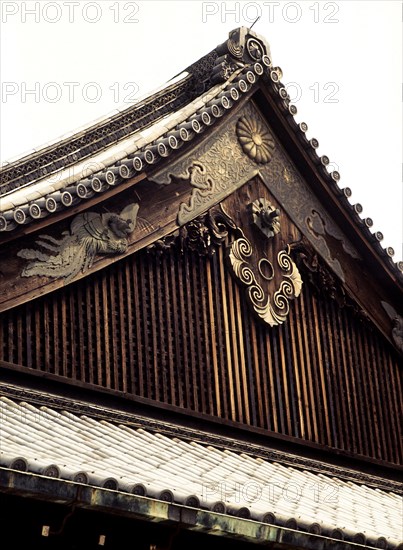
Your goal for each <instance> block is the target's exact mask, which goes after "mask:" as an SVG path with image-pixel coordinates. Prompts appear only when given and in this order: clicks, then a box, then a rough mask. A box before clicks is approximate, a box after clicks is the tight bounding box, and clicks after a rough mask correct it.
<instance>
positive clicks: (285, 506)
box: [0, 397, 402, 548]
mask: <svg viewBox="0 0 403 550" xmlns="http://www.w3.org/2000/svg"><path fill="white" fill-rule="evenodd" d="M0 467H2V468H4V469H11V470H22V471H26V472H28V473H31V474H33V475H38V474H39V475H42V476H49V477H57V478H60V479H62V480H68V481H69V482H76V483H81V484H87V485H92V486H95V487H103V488H105V489H109V490H113V491H118V492H122V493H132V494H133V493H134V494H137V495H142V496H146V497H150V498H153V499H158V500H163V501H168V502H174V503H178V504H182V505H185V506H189V507H193V508H201V509H206V510H211V511H213V512H215V513H216V512H218V513H222V514H229V515H233V516H239V517H241V518H249V519H251V520H255V521H259V522H264V523H269V524H274V525H279V526H283V527H286V528H289V529H297V530H300V531H304V532H310V533H315V534H321V535H322V536H328V537H331V538H335V539H344V540H345V541H352V542H356V543H360V544H366V545H368V546H374V547H380V548H394V547H396V546H397V545H398V544H399V540H401V538H402V498H401V496H399V495H398V494H396V493H393V492H388V491H383V490H380V489H378V488H372V487H368V486H366V485H363V484H358V483H355V482H352V481H345V480H343V479H340V478H337V477H331V476H328V475H324V474H321V473H318V472H313V471H308V470H307V469H302V468H298V467H293V466H289V465H285V464H281V463H279V462H276V461H270V460H263V459H261V458H256V457H253V456H249V455H247V454H244V453H236V452H233V451H229V450H227V449H221V448H219V446H218V445H217V446H211V445H208V444H206V445H203V444H201V443H200V442H196V441H190V440H185V439H181V438H178V437H174V436H167V435H165V434H162V433H158V432H155V431H153V430H148V429H144V428H134V427H130V426H128V425H123V424H119V425H118V424H115V423H112V422H108V421H105V420H100V419H96V418H91V417H89V416H85V415H83V416H79V415H75V414H72V413H71V412H69V411H67V410H65V411H60V412H59V411H56V410H53V409H51V408H48V407H44V406H34V405H31V404H29V403H26V402H17V401H14V400H11V399H9V398H7V397H0Z"/></svg>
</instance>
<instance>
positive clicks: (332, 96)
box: [0, 0, 403, 261]
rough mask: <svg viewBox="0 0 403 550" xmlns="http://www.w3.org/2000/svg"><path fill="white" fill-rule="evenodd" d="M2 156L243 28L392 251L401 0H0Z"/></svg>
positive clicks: (150, 84)
mask: <svg viewBox="0 0 403 550" xmlns="http://www.w3.org/2000/svg"><path fill="white" fill-rule="evenodd" d="M0 9H1V81H2V84H1V99H0V109H1V113H0V114H1V141H0V155H1V159H2V161H5V160H9V159H10V158H11V157H14V156H17V155H18V156H19V155H21V154H22V153H25V152H28V151H30V150H32V149H34V148H40V147H41V146H42V145H43V144H45V143H46V142H47V141H50V140H52V139H54V138H57V137H59V136H60V135H61V134H64V133H66V132H70V131H74V130H75V129H76V128H78V127H79V126H81V125H83V124H86V123H89V122H91V121H92V120H94V119H95V118H97V117H100V116H102V115H105V114H108V113H109V112H111V111H113V110H114V109H117V108H118V107H122V106H125V105H128V104H129V103H128V102H130V101H131V100H135V99H136V98H138V97H139V96H142V95H144V94H147V93H148V92H150V91H151V90H152V89H153V88H156V87H158V86H159V85H161V84H163V83H165V82H166V81H168V80H170V79H171V78H172V77H173V76H175V75H176V74H177V73H179V72H181V71H182V70H183V69H185V68H186V67H187V66H188V65H190V64H191V63H193V62H194V61H196V60H197V59H198V58H200V57H201V56H203V55H204V54H206V53H208V52H209V51H210V50H212V49H213V48H214V47H215V46H216V45H217V44H220V43H222V42H224V40H226V38H227V35H228V32H229V31H230V30H232V29H233V28H236V27H238V26H241V25H245V26H250V25H251V24H252V22H253V21H254V20H255V19H256V17H257V15H260V16H261V18H260V20H259V21H258V22H257V23H256V25H255V26H254V30H255V31H256V32H258V33H259V34H261V35H263V36H265V37H266V39H267V40H268V42H269V43H270V46H271V52H272V58H273V62H274V64H275V65H278V66H280V67H281V68H282V70H283V73H284V76H283V79H282V81H283V83H284V84H287V83H289V84H290V88H289V93H290V95H291V96H292V97H295V96H297V95H298V97H296V101H295V104H296V106H297V107H298V114H297V116H296V119H297V121H299V122H300V121H305V122H307V124H308V127H309V130H308V137H316V138H317V139H318V140H319V144H320V147H319V150H318V153H319V154H320V155H321V154H326V155H327V156H329V158H330V160H331V162H334V163H336V167H337V169H338V170H339V171H340V173H341V182H340V185H341V186H342V187H350V188H351V189H352V191H353V196H352V198H351V202H352V203H356V202H360V203H361V204H362V205H363V207H364V211H363V214H362V216H363V217H367V216H369V217H371V218H372V219H373V220H374V226H373V231H377V230H380V231H382V233H383V234H384V236H385V238H384V241H383V242H382V245H383V246H392V247H393V248H394V249H395V257H394V259H395V261H397V260H399V259H401V258H402V242H403V236H402V218H403V212H402V210H403V200H402V96H401V94H402V4H401V2H400V1H386V0H382V1H378V0H374V1H368V0H361V1H347V0H345V1H340V0H338V1H337V2H327V1H320V2H315V1H314V0H303V1H301V0H300V1H299V2H288V1H255V2H253V1H242V2H199V1H190V2H185V1H176V2H171V1H164V2H161V1H149V0H147V1H137V2H130V1H126V0H119V1H116V0H115V1H113V2H110V1H108V0H96V1H90V0H88V1H87V0H80V1H79V0H76V1H74V0H57V1H48V0H42V1H38V0H36V1H6V0H2V2H1V3H0Z"/></svg>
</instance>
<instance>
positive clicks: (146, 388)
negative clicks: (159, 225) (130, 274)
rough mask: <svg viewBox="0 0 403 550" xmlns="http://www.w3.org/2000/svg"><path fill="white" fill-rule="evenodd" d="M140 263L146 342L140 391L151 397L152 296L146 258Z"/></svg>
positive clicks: (142, 258) (140, 320)
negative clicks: (150, 308)
mask: <svg viewBox="0 0 403 550" xmlns="http://www.w3.org/2000/svg"><path fill="white" fill-rule="evenodd" d="M139 260H140V262H139V264H140V273H139V275H140V284H141V305H142V311H141V316H140V318H139V319H138V322H139V323H140V326H141V327H142V339H140V342H144V347H143V350H144V355H143V361H144V362H143V386H142V387H141V389H140V395H141V396H144V397H150V396H151V394H152V388H151V372H152V357H151V356H150V355H151V354H150V349H151V346H150V331H151V320H150V316H149V305H150V304H149V300H150V294H149V292H148V288H147V281H148V272H147V268H146V266H145V265H144V264H145V263H146V262H145V258H144V256H141V257H140V258H139Z"/></svg>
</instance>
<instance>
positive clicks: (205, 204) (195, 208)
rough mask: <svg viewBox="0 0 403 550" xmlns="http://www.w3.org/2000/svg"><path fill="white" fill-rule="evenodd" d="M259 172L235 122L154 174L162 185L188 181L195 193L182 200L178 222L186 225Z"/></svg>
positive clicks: (156, 180) (154, 178)
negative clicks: (245, 149)
mask: <svg viewBox="0 0 403 550" xmlns="http://www.w3.org/2000/svg"><path fill="white" fill-rule="evenodd" d="M258 172H259V166H258V164H257V163H256V162H255V161H253V160H252V159H251V158H249V157H248V156H247V155H245V154H244V152H243V150H242V148H241V145H240V144H239V143H238V140H237V136H236V129H235V121H231V123H230V124H228V126H226V127H224V128H221V129H220V130H219V131H218V132H217V133H216V134H215V135H214V137H213V138H210V139H208V140H206V141H205V142H202V143H201V144H199V145H197V146H196V147H195V148H194V149H193V150H192V151H191V152H190V153H188V154H186V155H184V156H183V157H181V158H180V159H178V160H177V161H176V162H174V163H173V164H171V165H170V166H169V167H168V168H164V170H162V171H160V172H157V173H156V174H154V175H153V181H154V182H155V183H158V184H165V185H166V184H169V183H171V182H173V181H178V180H188V181H189V183H190V185H191V187H192V191H191V195H190V198H189V199H188V201H187V202H182V203H181V205H180V207H179V212H178V225H184V224H186V223H188V222H189V221H191V220H192V219H194V218H195V217H196V216H199V215H200V214H202V213H203V212H205V211H206V210H208V209H209V208H210V207H211V206H213V205H214V204H217V203H218V202H219V201H221V200H222V199H224V198H225V197H227V196H228V195H230V194H231V193H232V192H233V191H235V190H236V189H238V188H239V187H241V186H242V185H243V184H244V183H246V182H247V181H249V180H250V179H251V178H253V177H254V176H255V175H256V174H257V173H258Z"/></svg>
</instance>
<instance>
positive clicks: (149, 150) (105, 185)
mask: <svg viewBox="0 0 403 550" xmlns="http://www.w3.org/2000/svg"><path fill="white" fill-rule="evenodd" d="M261 61H262V63H263V65H262V64H261V63H255V64H254V65H253V71H252V70H250V67H248V68H246V69H245V70H244V71H242V72H241V73H240V75H238V78H237V80H236V81H234V82H231V83H230V85H229V86H228V88H227V89H225V90H222V91H221V92H220V93H219V94H218V95H217V97H216V98H214V99H212V100H210V101H209V102H208V103H207V104H206V105H205V106H204V107H203V108H202V109H201V110H200V111H199V112H197V113H196V114H194V115H192V116H191V117H190V119H189V120H188V121H187V122H185V123H181V124H180V125H179V126H178V127H177V129H176V130H174V131H170V132H168V133H167V134H166V135H165V136H163V137H161V138H159V139H158V140H156V141H155V142H154V143H152V144H150V145H147V146H146V147H145V148H144V149H143V150H141V151H139V152H137V154H136V155H133V156H131V157H129V158H128V159H126V160H124V161H120V162H118V163H116V164H115V165H113V166H111V167H110V168H108V169H107V170H105V171H101V172H99V173H97V174H96V175H95V176H94V177H93V178H91V179H85V180H82V181H81V182H79V183H78V184H76V185H75V186H70V187H67V188H65V189H64V190H63V191H57V192H55V193H51V194H50V195H49V196H47V197H43V198H41V199H38V200H36V201H34V202H32V203H31V204H29V205H26V206H23V207H19V208H16V209H14V210H9V211H7V212H5V213H3V215H0V232H1V231H10V230H12V229H14V228H15V227H17V225H23V224H26V223H28V222H29V221H31V220H37V219H40V218H44V217H46V216H48V215H49V214H53V213H54V212H56V211H58V210H59V209H61V208H63V207H65V208H68V207H70V206H73V205H75V204H77V203H78V202H80V201H81V200H84V199H89V198H91V197H93V196H94V195H95V194H96V193H102V192H104V191H106V190H107V189H109V188H110V187H111V186H115V185H117V184H118V183H122V181H124V180H127V179H129V178H132V177H134V176H135V175H136V174H139V173H141V172H142V171H143V169H144V167H145V166H146V165H147V164H148V165H153V164H156V163H157V162H159V160H160V159H161V158H166V157H168V156H169V154H170V153H171V150H177V149H179V148H180V147H181V146H182V145H183V143H185V142H187V141H190V140H192V139H193V138H194V137H195V135H197V134H199V133H201V132H202V131H203V130H204V129H205V128H206V127H208V126H211V125H212V124H213V122H214V120H215V119H217V118H220V117H221V116H222V115H223V114H224V112H225V110H229V109H231V107H232V105H233V104H234V103H235V102H236V101H237V100H238V99H239V97H240V95H239V92H241V93H246V92H247V91H249V89H250V88H251V86H252V85H253V84H254V83H255V82H256V78H258V77H260V76H262V75H265V71H264V67H265V68H266V73H267V76H269V77H270V81H271V83H272V85H273V88H274V90H275V91H276V92H277V93H278V95H279V97H280V99H281V104H282V106H283V108H284V109H285V110H286V111H288V114H289V115H290V116H289V117H287V118H288V119H289V120H290V121H292V123H293V125H294V126H296V128H297V129H299V132H298V133H297V135H298V137H299V139H300V140H301V141H302V143H303V144H304V145H305V146H306V147H307V150H308V152H309V154H310V157H311V158H312V160H314V162H315V163H316V164H317V165H318V166H321V167H322V168H323V170H322V173H323V174H324V175H325V176H326V177H327V179H328V181H329V182H330V183H332V184H333V190H334V191H335V192H336V193H337V194H338V195H340V196H341V197H342V198H343V199H344V206H345V207H347V208H349V209H350V210H351V211H352V212H353V213H354V214H355V215H354V218H353V219H354V221H355V222H356V223H357V224H358V225H360V226H363V228H365V229H366V233H367V237H369V238H370V239H371V240H374V241H375V242H378V243H379V242H380V241H382V239H383V235H382V233H381V232H380V231H377V232H375V233H371V231H370V230H369V228H370V227H372V225H373V221H372V219H371V218H365V219H364V220H363V219H362V218H361V217H360V216H359V214H360V213H361V212H362V206H361V205H360V204H359V203H357V204H356V205H351V204H350V203H349V202H348V200H347V198H349V197H351V194H352V193H351V189H350V188H348V187H346V188H344V189H341V188H340V187H339V185H338V182H339V181H340V174H339V172H338V171H332V172H328V171H327V169H326V167H327V166H328V165H329V163H330V161H329V158H328V157H327V156H326V155H322V156H321V157H319V155H318V154H317V153H316V149H317V148H318V147H319V142H318V140H317V139H316V138H311V139H310V140H308V139H307V137H306V132H307V131H308V125H307V124H306V123H305V122H301V123H299V124H297V122H296V121H295V119H294V116H295V115H296V114H297V112H298V111H297V107H296V106H295V105H292V104H291V103H290V97H289V95H288V92H287V90H286V89H285V87H284V86H283V84H282V83H281V82H280V77H281V75H282V71H281V68H280V67H275V68H273V67H272V62H271V59H270V58H269V57H268V56H266V55H264V56H263V57H262V59H261ZM222 109H223V110H222ZM119 179H120V181H119ZM378 253H380V255H382V256H383V257H384V258H385V259H387V260H389V262H390V264H391V266H392V267H393V268H396V267H397V269H398V271H399V272H400V274H401V275H403V261H399V262H397V263H395V262H393V260H392V257H393V256H394V254H395V251H394V249H393V248H392V247H386V248H383V247H381V246H379V248H378Z"/></svg>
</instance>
